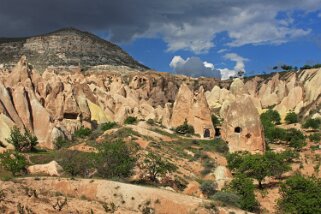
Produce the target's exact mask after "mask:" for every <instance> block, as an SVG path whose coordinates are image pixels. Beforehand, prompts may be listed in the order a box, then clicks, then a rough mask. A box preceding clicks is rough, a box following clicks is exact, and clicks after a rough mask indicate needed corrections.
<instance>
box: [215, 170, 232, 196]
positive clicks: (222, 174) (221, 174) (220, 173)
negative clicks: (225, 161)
mask: <svg viewBox="0 0 321 214" xmlns="http://www.w3.org/2000/svg"><path fill="white" fill-rule="evenodd" d="M214 175H215V181H216V183H217V187H218V189H219V190H221V189H222V188H223V187H224V186H225V185H226V184H227V183H228V182H230V181H231V180H232V178H233V176H232V173H231V171H230V170H229V169H228V168H227V167H226V166H218V167H216V168H215V170H214Z"/></svg>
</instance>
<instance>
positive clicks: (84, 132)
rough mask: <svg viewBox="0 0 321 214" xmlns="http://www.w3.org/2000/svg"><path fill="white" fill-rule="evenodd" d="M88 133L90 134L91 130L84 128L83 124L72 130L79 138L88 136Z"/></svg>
mask: <svg viewBox="0 0 321 214" xmlns="http://www.w3.org/2000/svg"><path fill="white" fill-rule="evenodd" d="M90 134H91V130H90V129H89V128H85V127H83V126H82V127H80V128H79V129H78V130H76V131H75V132H74V136H75V137H79V138H85V137H87V136H89V135H90Z"/></svg>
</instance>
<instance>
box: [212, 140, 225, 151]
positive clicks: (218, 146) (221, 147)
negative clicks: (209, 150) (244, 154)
mask: <svg viewBox="0 0 321 214" xmlns="http://www.w3.org/2000/svg"><path fill="white" fill-rule="evenodd" d="M213 144H214V145H213V147H214V150H215V151H216V152H219V153H222V154H227V153H228V151H229V148H228V145H227V143H226V142H225V141H224V140H222V139H215V140H214V143H213Z"/></svg>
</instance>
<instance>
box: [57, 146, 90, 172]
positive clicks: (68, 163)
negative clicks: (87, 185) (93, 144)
mask: <svg viewBox="0 0 321 214" xmlns="http://www.w3.org/2000/svg"><path fill="white" fill-rule="evenodd" d="M57 161H58V163H59V164H60V165H61V166H62V168H63V169H64V171H65V172H67V173H68V174H70V175H71V176H72V177H75V176H80V177H88V176H89V175H90V173H91V172H92V171H93V170H92V169H93V158H92V155H91V154H90V153H86V152H80V151H75V150H65V151H62V152H61V153H60V154H59V155H58V158H57Z"/></svg>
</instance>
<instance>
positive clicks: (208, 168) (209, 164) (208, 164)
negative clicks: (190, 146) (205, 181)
mask: <svg viewBox="0 0 321 214" xmlns="http://www.w3.org/2000/svg"><path fill="white" fill-rule="evenodd" d="M215 166H216V164H215V162H214V161H213V160H212V159H210V158H208V157H207V158H206V159H205V160H204V161H203V167H204V169H203V170H202V171H201V174H202V175H203V176H205V175H207V174H209V173H210V172H212V170H213V169H214V168H215Z"/></svg>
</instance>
